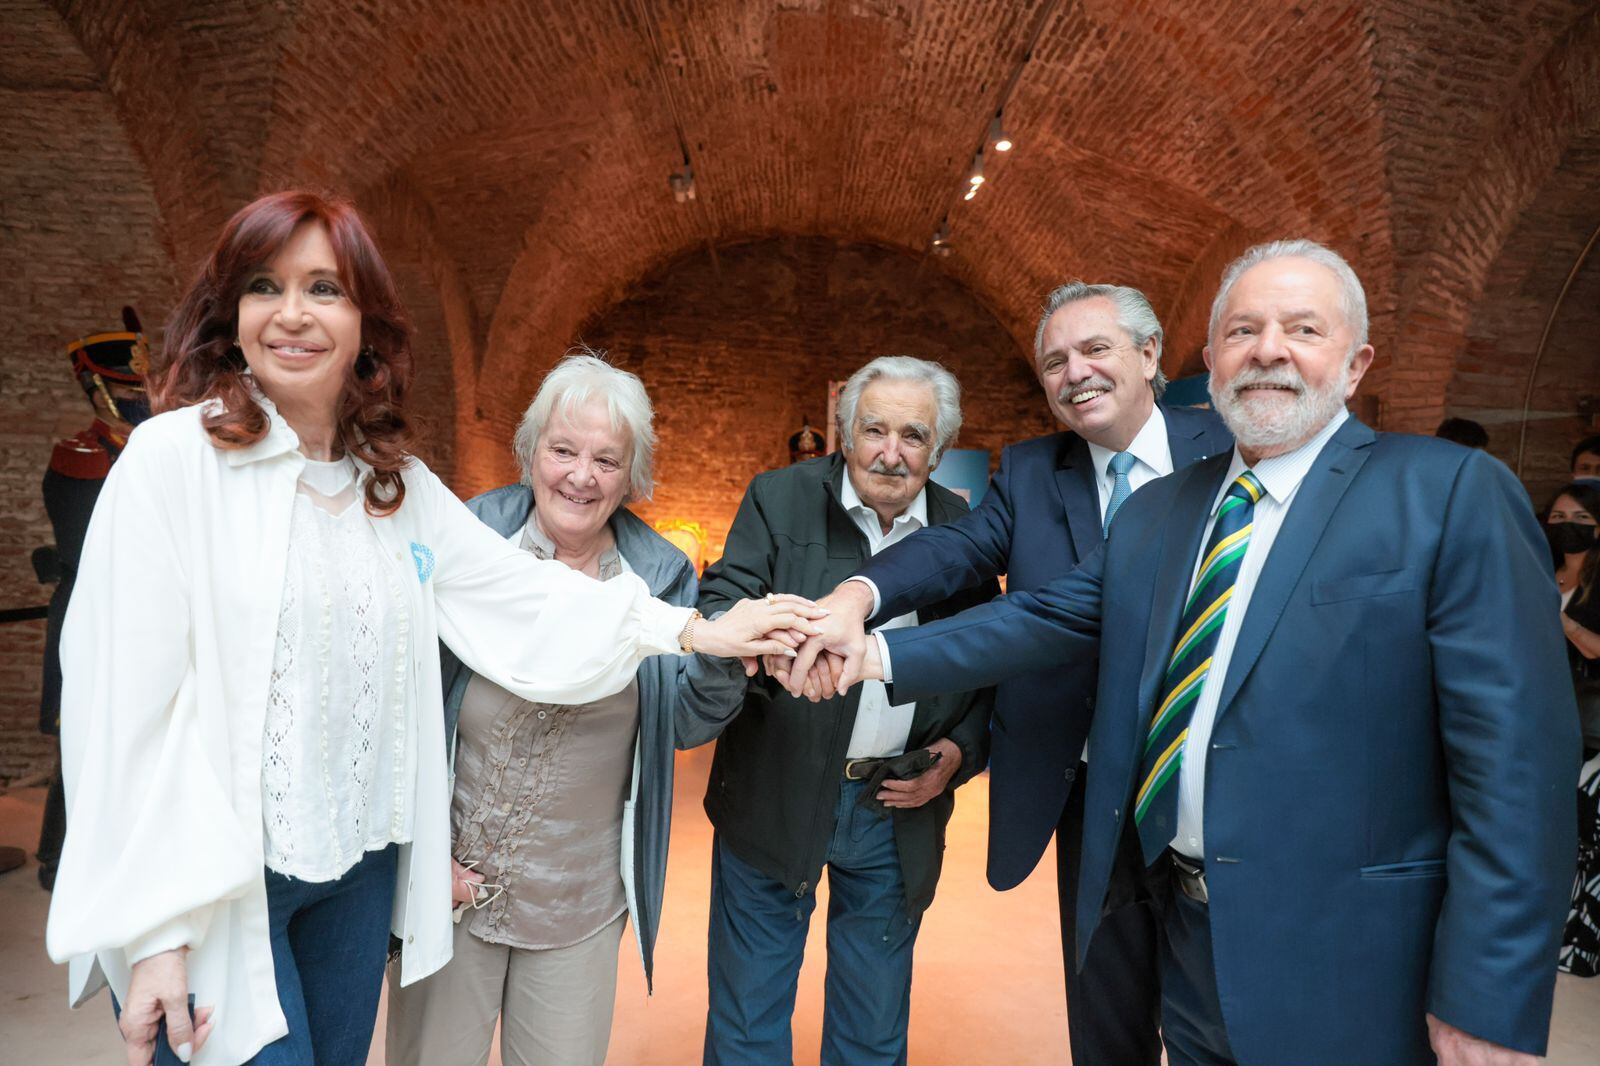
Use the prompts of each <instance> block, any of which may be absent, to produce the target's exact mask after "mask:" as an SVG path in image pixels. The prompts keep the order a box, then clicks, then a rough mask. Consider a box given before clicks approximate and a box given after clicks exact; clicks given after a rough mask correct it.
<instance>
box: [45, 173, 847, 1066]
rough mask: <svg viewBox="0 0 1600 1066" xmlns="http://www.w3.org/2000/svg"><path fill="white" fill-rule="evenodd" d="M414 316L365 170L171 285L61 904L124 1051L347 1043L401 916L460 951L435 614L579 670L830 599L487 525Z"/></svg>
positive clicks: (740, 640) (543, 693) (62, 948)
mask: <svg viewBox="0 0 1600 1066" xmlns="http://www.w3.org/2000/svg"><path fill="white" fill-rule="evenodd" d="M409 337H410V330H409V327H408V325H407V323H406V319H405V316H404V313H403V311H402V310H401V307H400V302H399V298H398V296H397V293H396V291H395V287H394V283H393V280H392V278H391V277H390V274H389V271H388V269H387V268H386V267H385V265H384V263H383V259H382V257H381V256H380V255H379V253H378V251H377V248H376V247H375V246H374V244H373V242H372V240H371V238H370V237H369V235H368V233H367V231H366V228H365V226H364V225H363V224H362V221H361V219H360V217H359V216H358V215H357V214H356V212H355V210H354V209H353V208H352V207H351V206H350V205H349V204H348V203H346V202H344V201H341V200H337V199H330V198H325V197H321V196H317V195H315V194H312V193H307V192H286V193H279V194H276V195H273V196H268V197H264V198H262V199H260V200H257V201H256V202H255V203H253V204H250V205H249V206H248V207H246V208H244V209H243V210H241V211H240V212H239V213H238V214H237V215H235V216H234V217H233V219H232V220H231V221H229V223H228V224H227V226H226V227H225V228H224V230H223V232H222V236H221V238H220V239H219V241H218V243H217V246H216V248H215V250H214V251H213V252H212V254H211V256H210V258H209V259H208V260H207V262H206V264H205V266H204V268H203V270H202V271H201V273H200V276H199V277H198V278H197V279H196V281H195V282H194V284H193V285H192V286H191V287H190V289H189V291H188V292H187V294H186V295H185V296H184V297H183V299H182V300H181V301H180V303H179V305H178V307H177V310H176V311H175V312H174V314H173V317H172V320H171V322H170V323H169V325H168V327H167V333H166V346H165V351H164V354H163V359H162V365H160V366H159V367H158V368H157V370H156V372H155V373H154V374H153V375H152V379H153V380H152V384H153V388H152V393H153V398H154V406H155V409H156V410H157V412H160V413H158V414H157V416H156V417H154V418H152V419H150V420H149V421H147V422H145V423H144V424H143V425H141V426H140V427H139V428H138V429H137V430H136V431H135V432H134V434H133V435H132V437H131V438H130V440H129V442H128V446H127V449H126V450H125V451H124V452H123V454H122V456H121V459H120V460H119V461H118V463H117V466H116V468H115V469H114V470H113V472H112V475H111V477H110V478H109V479H108V480H107V482H106V486H105V490H104V492H103V493H102V495H101V496H100V500H99V504H98V506H97V507H96V509H95V513H94V518H93V520H92V522H91V524H90V527H89V534H88V537H87V540H86V542H85V544H84V550H83V561H82V564H81V567H80V570H79V579H78V586H77V593H76V595H74V597H73V602H72V606H71V609H70V611H69V613H68V616H67V620H66V625H65V630H64V633H63V637H62V642H61V658H62V666H63V674H64V688H63V694H62V713H61V720H62V752H63V763H64V776H65V780H66V786H67V800H68V811H69V819H68V825H69V831H68V834H67V840H66V847H65V849H64V852H63V855H62V859H61V866H60V872H59V875H58V879H57V882H56V891H55V896H54V898H53V900H52V905H51V911H50V923H49V929H48V934H47V937H48V946H49V949H50V953H51V955H52V957H54V958H55V959H56V960H57V961H58V962H59V961H68V960H70V961H71V962H72V991H73V999H74V1002H81V1001H82V1000H83V999H84V998H86V996H87V995H90V994H92V993H93V992H95V991H97V990H98V989H99V988H100V987H101V986H102V985H104V984H106V983H109V984H110V986H111V988H112V991H113V993H114V995H115V1002H116V1004H118V1005H119V1006H120V1020H119V1023H120V1026H121V1029H122V1033H123V1038H124V1040H125V1042H126V1046H127V1050H128V1061H129V1062H130V1063H134V1064H142V1063H149V1062H150V1061H151V1060H152V1057H154V1059H155V1060H156V1061H158V1062H171V1061H174V1057H175V1058H176V1060H181V1061H184V1062H188V1061H190V1060H191V1057H194V1056H198V1059H197V1061H199V1062H202V1063H216V1064H218V1066H230V1064H234V1063H241V1062H246V1061H248V1062H252V1063H260V1064H273V1066H277V1064H289V1063H293V1064H305V1066H310V1064H312V1063H313V1062H326V1063H341V1064H343V1063H359V1062H362V1061H364V1060H365V1058H366V1054H367V1047H368V1044H369V1042H370V1039H371V1034H372V1030H373V1022H374V1019H375V1016H376V1012H377V1001H378V993H379V988H380V986H381V983H382V976H383V967H384V961H385V958H386V955H387V950H386V949H387V947H388V944H389V936H390V933H391V931H392V932H393V933H394V934H395V935H396V936H397V937H398V938H399V939H400V942H401V958H400V963H399V973H400V978H401V981H402V983H406V984H409V983H411V982H413V981H416V980H417V979H419V978H421V977H424V976H426V975H428V974H430V973H432V972H434V971H435V970H437V969H439V968H440V967H441V966H443V965H444V964H445V962H447V961H448V960H449V958H450V947H451V924H450V909H451V900H452V898H456V899H471V898H472V894H473V892H474V891H475V890H474V889H473V887H472V885H471V884H470V883H469V881H470V877H471V875H467V879H466V880H459V881H458V880H456V879H455V877H454V876H453V875H452V873H451V865H450V850H449V849H450V822H449V816H450V788H449V783H448V780H447V776H448V771H447V764H446V757H445V744H444V729H443V722H442V696H441V693H440V679H439V657H438V655H437V654H436V652H435V649H436V647H437V644H436V642H437V641H440V640H442V641H443V642H444V643H445V644H446V645H447V646H448V647H449V648H450V649H451V650H452V651H454V652H455V653H456V654H457V655H458V656H459V657H460V658H461V660H462V661H463V662H465V663H466V664H468V665H469V666H470V667H471V668H472V669H473V670H474V671H476V672H477V673H479V674H481V675H483V676H485V677H488V678H491V679H493V680H494V682H495V683H496V684H498V685H500V686H501V687H503V688H505V689H507V690H509V691H511V692H513V693H515V694H516V695H518V696H520V697H521V698H523V699H526V700H531V701H539V702H544V703H561V704H583V703H588V702H591V701H593V700H596V699H599V698H601V697H604V696H607V695H610V694H611V693H614V692H617V691H619V690H621V689H622V688H623V687H625V686H626V685H627V684H628V683H629V681H630V680H631V679H632V677H633V675H634V672H635V670H636V668H637V667H638V664H639V662H640V660H641V659H643V658H644V657H646V656H649V655H656V654H680V653H683V654H687V653H689V652H701V653H706V654H711V655H719V656H743V657H753V656H757V655H761V654H766V653H772V652H779V653H781V652H782V651H784V650H785V649H786V647H787V646H789V645H792V644H793V643H794V642H795V640H796V639H798V637H799V635H800V634H801V633H803V632H806V631H808V630H809V628H810V627H809V625H808V621H807V620H808V619H810V618H814V617H817V616H818V615H819V614H820V612H819V611H818V610H817V609H816V608H814V607H813V606H811V605H809V604H807V603H806V602H805V601H801V600H798V599H794V598H775V599H773V600H770V601H766V602H762V601H756V602H747V603H744V604H741V605H739V607H737V608H736V609H734V610H733V611H730V612H729V613H727V614H726V615H724V616H722V617H721V618H719V619H717V620H716V621H705V620H702V619H700V618H699V617H698V615H697V614H696V613H695V612H693V611H691V610H689V609H688V608H681V607H670V606H668V605H667V604H664V603H662V602H660V601H658V600H654V599H651V598H650V596H649V594H648V593H647V591H646V589H645V586H644V583H643V582H642V581H640V580H638V579H637V578H631V579H628V576H627V575H624V577H623V578H619V579H616V580H613V581H610V582H606V583H603V584H602V583H600V582H597V581H594V580H592V579H590V578H587V577H585V576H583V575H581V574H579V573H577V572H575V571H573V570H572V569H570V568H569V567H566V566H563V565H561V564H560V563H556V562H548V561H540V560H538V559H536V558H534V557H533V556H531V555H529V554H528V553H526V552H523V551H520V550H518V548H517V546H516V545H515V544H512V543H510V542H508V541H507V540H505V539H504V538H502V537H499V536H496V535H495V534H494V533H493V532H492V531H490V530H489V529H488V528H487V527H485V526H484V525H483V524H482V523H480V522H479V521H478V520H477V519H476V518H474V517H473V516H472V514H471V513H470V512H469V511H468V510H467V509H466V508H465V506H463V505H462V504H461V502H460V501H459V500H457V499H456V497H455V496H454V495H452V494H451V492H450V491H449V490H448V489H447V488H446V487H445V486H444V485H443V484H442V483H441V482H440V481H439V479H438V478H437V477H435V476H434V475H433V474H432V473H431V472H430V471H429V470H428V469H427V467H425V466H424V465H423V464H422V463H420V462H418V461H417V460H416V459H415V458H413V457H412V456H411V455H410V450H411V446H412V431H411V427H410V423H409V422H408V421H407V418H406V414H405V399H406V390H407V385H408V383H409V380H410V376H411V355H410V347H409ZM769 633H776V634H777V635H776V636H773V637H769V636H768V635H767V634H769ZM163 1027H164V1028H165V1035H164V1039H163V1036H162V1034H161V1029H162V1028H163Z"/></svg>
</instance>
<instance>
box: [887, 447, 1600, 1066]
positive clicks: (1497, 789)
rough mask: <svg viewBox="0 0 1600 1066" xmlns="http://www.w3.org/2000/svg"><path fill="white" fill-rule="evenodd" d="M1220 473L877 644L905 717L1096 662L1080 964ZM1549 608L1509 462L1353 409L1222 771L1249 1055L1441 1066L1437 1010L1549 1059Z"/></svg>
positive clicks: (1214, 469)
mask: <svg viewBox="0 0 1600 1066" xmlns="http://www.w3.org/2000/svg"><path fill="white" fill-rule="evenodd" d="M1229 458H1230V457H1229V456H1227V455H1219V456H1216V457H1214V458H1213V459H1211V460H1208V461H1206V462H1203V463H1198V464H1196V465H1194V466H1192V467H1190V468H1188V469H1187V470H1184V471H1179V472H1177V473H1175V474H1173V475H1172V476H1171V477H1167V478H1162V479H1161V480H1159V481H1156V482H1152V483H1151V484H1150V485H1147V486H1146V487H1145V488H1143V489H1141V490H1140V491H1138V492H1136V493H1134V495H1133V496H1132V497H1131V498H1130V499H1129V501H1128V502H1127V504H1125V505H1124V507H1123V509H1122V510H1121V511H1120V512H1119V513H1118V515H1117V519H1116V521H1115V522H1114V523H1113V526H1112V529H1111V536H1110V539H1109V540H1108V542H1107V544H1106V547H1105V550H1104V552H1102V553H1100V554H1099V555H1097V556H1096V557H1095V558H1093V559H1091V560H1089V561H1088V562H1087V563H1086V564H1085V565H1084V566H1082V567H1080V568H1079V569H1077V570H1075V571H1073V573H1071V574H1069V575H1067V576H1066V577H1065V578H1062V579H1059V580H1057V581H1055V582H1052V583H1050V584H1049V585H1046V586H1045V587H1044V588H1042V589H1039V590H1037V591H1036V592H1034V593H1023V594H1020V595H1012V596H1006V597H1003V598H1002V599H999V600H995V601H993V602H992V603H989V604H984V605H982V606H980V607H977V608H974V609H973V610H970V611H967V612H964V613H962V614H960V615H957V616H955V617H953V618H949V619H945V620H944V621H941V622H938V623H934V624H932V625H928V626H923V627H920V628H917V629H908V630H892V631H889V632H888V633H887V634H886V637H887V639H888V642H889V646H890V665H891V668H892V671H893V673H894V676H895V677H896V678H900V679H902V680H901V682H900V683H898V684H896V685H895V686H894V693H893V698H894V699H895V700H905V699H914V698H917V697H918V696H919V695H921V694H923V693H927V692H936V691H942V690H944V689H947V688H972V687H974V686H981V685H988V684H993V683H995V682H997V681H1000V680H1002V679H1004V678H1006V677H1009V676H1011V675H1013V674H1014V673H1017V672H1019V671H1022V670H1028V669H1033V668H1037V667H1039V666H1043V665H1048V664H1052V663H1057V662H1060V661H1061V660H1063V659H1067V658H1079V659H1087V658H1089V657H1091V656H1093V655H1094V654H1095V651H1096V648H1097V647H1098V650H1099V654H1100V675H1099V689H1098V695H1097V710H1096V717H1095V721H1094V727H1093V731H1092V733H1091V736H1090V744H1089V746H1090V759H1091V760H1092V762H1093V765H1094V768H1095V772H1094V773H1093V774H1092V775H1090V780H1089V793H1088V795H1087V797H1086V808H1087V809H1086V814H1085V826H1084V846H1083V855H1082V859H1081V864H1080V871H1079V876H1080V877H1081V878H1082V882H1081V885H1080V892H1079V895H1078V916H1077V917H1078V943H1079V950H1080V953H1081V952H1082V951H1084V950H1086V948H1087V946H1088V944H1089V940H1090V938H1091V937H1092V935H1093V933H1094V929H1095V926H1096V924H1097V923H1098V921H1099V918H1100V915H1101V913H1102V908H1103V906H1104V905H1105V903H1106V901H1107V899H1108V895H1114V894H1115V892H1116V890H1117V886H1118V884H1119V883H1120V882H1122V881H1123V879H1124V874H1123V871H1125V870H1126V868H1127V866H1126V864H1127V863H1128V859H1129V855H1130V853H1131V849H1130V848H1128V847H1127V843H1128V840H1129V839H1130V838H1129V837H1128V836H1125V834H1127V833H1129V825H1128V822H1129V819H1128V809H1129V805H1130V803H1131V798H1132V795H1133V790H1134V786H1135V777H1136V776H1137V773H1138V768H1139V755H1140V749H1141V747H1142V744H1143V738H1144V733H1145V729H1146V727H1147V724H1148V722H1149V719H1150V716H1151V713H1152V711H1153V709H1154V704H1155V700H1156V693H1157V688H1158V686H1159V683H1160V680H1161V673H1162V668H1163V665H1164V663H1165V660H1166V658H1167V656H1168V655H1169V654H1170V651H1171V647H1172V643H1173V640H1174V638H1175V637H1176V630H1177V624H1178V618H1179V615H1180V613H1181V609H1182V600H1183V598H1184V596H1185V595H1186V593H1187V591H1188V582H1189V579H1190V576H1191V572H1192V570H1193V567H1194V564H1195V559H1196V556H1197V554H1198V552H1199V549H1200V542H1201V537H1202V534H1203V532H1204V528H1205V525H1206V521H1207V518H1208V515H1209V511H1210V508H1211V504H1212V501H1213V500H1214V499H1215V498H1216V494H1217V492H1218V491H1219V490H1220V488H1221V484H1222V479H1223V478H1224V477H1225V476H1226V472H1227V468H1228V463H1229ZM1102 590H1103V591H1104V593H1105V594H1104V595H1102ZM1558 604H1559V600H1558V597H1557V595H1556V590H1555V585H1554V582H1553V581H1552V580H1551V573H1550V551H1549V548H1548V546H1547V545H1546V543H1545V540H1544V537H1543V536H1542V535H1541V531H1540V529H1539V526H1538V524H1537V522H1536V521H1535V519H1534V517H1533V515H1532V513H1531V511H1530V510H1529V508H1528V504H1527V497H1526V494H1525V493H1524V492H1523V490H1522V487H1521V485H1520V484H1518V482H1517V481H1516V479H1515V478H1514V477H1513V476H1512V474H1511V472H1510V471H1509V470H1507V469H1506V467H1505V466H1504V465H1503V464H1501V463H1499V462H1498V461H1496V460H1494V459H1493V458H1491V457H1489V456H1488V455H1486V454H1483V453H1481V452H1476V451H1471V450H1468V449H1465V448H1461V447H1458V446H1456V445H1452V444H1449V443H1447V442H1444V441H1439V440H1435V439H1432V438H1426V437H1410V436H1398V435H1392V434H1375V433H1373V432H1372V430H1370V429H1368V428H1367V427H1366V426H1364V425H1362V424H1361V423H1359V422H1356V421H1355V420H1351V421H1349V422H1347V423H1346V424H1345V425H1344V426H1342V427H1341V428H1340V429H1339V431H1338V432H1337V433H1335V435H1334V437H1333V439H1332V440H1331V441H1330V442H1329V443H1328V445H1327V446H1326V448H1325V449H1324V450H1323V452H1322V454H1321V455H1320V456H1319V457H1318V459H1317V461H1316V463H1315V464H1314V466H1313V467H1312V469H1311V471H1310V473H1309V474H1308V475H1307V477H1306V480H1305V481H1304V483H1302V485H1301V486H1300V489H1299V493H1298V495H1297V496H1296V498H1295V502H1294V504H1293V507H1292V508H1291V509H1290V511H1289V514H1288V515H1287V517H1286V520H1285V523H1284V525H1283V527H1282V529H1281V530H1280V532H1279V534H1278V537H1277V539H1276V540H1275V542H1274V543H1273V547H1272V553H1271V555H1270V556H1269V557H1268V559H1267V561H1266V565H1265V568H1264V570H1263V571H1262V574H1261V577H1260V579H1259V582H1258V583H1257V585H1256V587H1255V590H1254V592H1253V595H1252V598H1251V601H1250V606H1249V611H1248V613H1247V614H1246V616H1245V619H1244V623H1243V628H1242V630H1241V632H1240V634H1239V639H1238V645H1237V647H1236V648H1235V650H1234V653H1233V657H1232V659H1231V661H1230V663H1229V665H1228V671H1227V674H1226V676H1225V678H1224V680H1223V690H1222V694H1221V704H1220V706H1219V710H1218V717H1217V719H1216V725H1215V730H1214V732H1213V734H1212V737H1211V751H1210V752H1209V758H1208V763H1207V771H1206V782H1205V837H1206V855H1205V859H1206V870H1207V877H1208V880H1209V887H1210V890H1211V903H1210V918H1211V929H1212V934H1213V941H1214V951H1215V966H1216V976H1217V986H1218V991H1219V993H1220V1000H1221V1003H1222V1011H1223V1015H1224V1019H1225V1021H1226V1024H1227V1030H1228V1036H1229V1039H1230V1041H1231V1042H1232V1045H1233V1049H1234V1051H1235V1053H1236V1054H1237V1056H1238V1058H1239V1060H1240V1061H1241V1062H1274V1061H1278V1062H1281V1061H1285V1060H1286V1056H1288V1057H1292V1059H1293V1061H1295V1062H1296V1063H1297V1064H1322V1063H1326V1064H1328V1066H1333V1064H1341V1066H1342V1064H1346V1063H1355V1062H1361V1063H1368V1062H1371V1063H1432V1062H1433V1056H1432V1054H1431V1053H1430V1052H1429V1050H1428V1045H1427V1036H1426V1031H1425V1025H1424V1012H1425V1011H1429V1012H1432V1013H1434V1014H1436V1015H1438V1016H1439V1017H1440V1018H1442V1019H1444V1020H1445V1021H1447V1022H1449V1023H1451V1024H1452V1025H1455V1026H1458V1027H1459V1028H1461V1029H1464V1030H1466V1031H1467V1032H1469V1033H1472V1034H1474V1035H1476V1036H1478V1037H1481V1038H1483V1039H1486V1040H1490V1041H1493V1042H1494V1043H1497V1044H1502V1045H1506V1046H1509V1047H1512V1048H1517V1049H1520V1050H1523V1051H1527V1052H1532V1053H1536V1054H1543V1053H1544V1050H1545V1043H1546V1038H1547V1035H1548V1030H1549V1024H1550V1008H1551V1000H1552V997H1553V994H1554V986H1555V959H1556V951H1557V947H1558V943H1559V939H1560V934H1561V927H1562V924H1563V920H1564V918H1565V914H1566V910H1567V904H1568V897H1569V894H1570V891H1571V887H1572V878H1573V868H1574V865H1575V861H1576V860H1575V856H1576V849H1577V840H1576V833H1577V830H1576V808H1575V804H1574V802H1573V787H1574V782H1575V780H1576V775H1577V767H1578V759H1579V750H1580V749H1579V736H1578V715H1577V708H1576V705H1575V703H1574V699H1573V694H1572V687H1571V685H1570V683H1569V680H1568V676H1567V673H1566V670H1565V662H1566V658H1565V650H1564V647H1563V641H1562V635H1561V630H1560V625H1559V621H1558ZM1069 699H1070V698H1069ZM1133 865H1134V866H1135V868H1136V867H1137V863H1134V864H1133ZM1080 959H1081V954H1080ZM1289 1049H1293V1051H1292V1055H1291V1053H1290V1050H1289Z"/></svg>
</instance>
